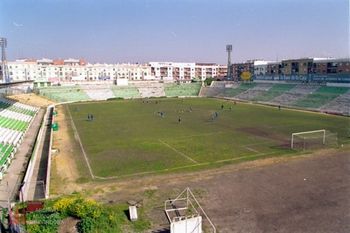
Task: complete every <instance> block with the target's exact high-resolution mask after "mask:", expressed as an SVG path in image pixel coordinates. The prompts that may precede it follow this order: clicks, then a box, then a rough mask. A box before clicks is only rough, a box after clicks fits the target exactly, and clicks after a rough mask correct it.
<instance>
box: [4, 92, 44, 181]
mask: <svg viewBox="0 0 350 233" xmlns="http://www.w3.org/2000/svg"><path fill="white" fill-rule="evenodd" d="M38 110H39V108H36V107H33V106H30V105H26V104H22V103H18V102H15V101H12V100H8V99H5V98H0V180H1V179H2V177H3V175H4V173H5V172H6V170H7V168H8V167H9V165H10V163H11V160H12V159H13V158H14V155H15V153H16V151H17V148H18V147H19V145H20V144H21V142H22V139H23V136H24V134H25V133H26V130H27V129H28V127H29V125H30V123H31V121H32V120H33V119H34V116H35V114H36V113H37V112H38Z"/></svg>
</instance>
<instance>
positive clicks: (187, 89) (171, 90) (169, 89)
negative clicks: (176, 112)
mask: <svg viewBox="0 0 350 233" xmlns="http://www.w3.org/2000/svg"><path fill="white" fill-rule="evenodd" d="M201 86H202V84H201V83H189V84H166V85H165V88H164V91H165V95H166V96H168V97H174V96H198V94H199V91H200V89H201Z"/></svg>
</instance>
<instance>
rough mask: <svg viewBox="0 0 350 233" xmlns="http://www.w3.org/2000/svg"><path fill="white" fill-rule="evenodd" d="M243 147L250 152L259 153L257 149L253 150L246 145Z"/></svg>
mask: <svg viewBox="0 0 350 233" xmlns="http://www.w3.org/2000/svg"><path fill="white" fill-rule="evenodd" d="M244 148H245V149H247V150H249V151H252V152H255V153H259V151H257V150H254V149H253V148H250V147H248V146H244Z"/></svg>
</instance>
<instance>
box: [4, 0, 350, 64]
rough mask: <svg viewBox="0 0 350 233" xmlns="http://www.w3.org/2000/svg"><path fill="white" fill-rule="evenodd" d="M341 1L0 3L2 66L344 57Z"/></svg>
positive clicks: (344, 5)
mask: <svg viewBox="0 0 350 233" xmlns="http://www.w3.org/2000/svg"><path fill="white" fill-rule="evenodd" d="M349 9H350V8H349V0H231V1H229V0H212V1H209V0H128V1H127V0H125V1H121V0H114V1H113V0H96V1H92V0H79V1H78V0H23V1H19V0H0V36H1V37H6V38H7V39H8V49H7V54H8V60H13V59H17V58H42V57H48V58H68V57H73V58H85V59H87V60H88V61H90V62H108V63H115V62H148V61H184V62H216V63H222V64H225V63H226V53H225V45H226V44H232V45H233V54H232V60H233V61H234V62H237V61H245V60H247V59H259V58H260V59H265V60H276V59H278V60H280V59H283V58H299V57H330V56H331V57H349V53H350V51H349V39H350V38H349V37H350V36H349Z"/></svg>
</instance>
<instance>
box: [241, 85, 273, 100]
mask: <svg viewBox="0 0 350 233" xmlns="http://www.w3.org/2000/svg"><path fill="white" fill-rule="evenodd" d="M272 86H273V84H270V83H258V84H256V85H255V86H254V87H253V88H249V89H247V90H246V91H244V92H241V93H240V94H238V95H236V96H235V97H236V98H238V99H242V100H254V99H256V98H257V97H258V96H261V95H263V94H264V93H265V92H267V91H268V90H269V89H270V88H271V87H272Z"/></svg>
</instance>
